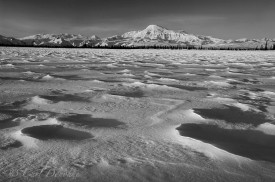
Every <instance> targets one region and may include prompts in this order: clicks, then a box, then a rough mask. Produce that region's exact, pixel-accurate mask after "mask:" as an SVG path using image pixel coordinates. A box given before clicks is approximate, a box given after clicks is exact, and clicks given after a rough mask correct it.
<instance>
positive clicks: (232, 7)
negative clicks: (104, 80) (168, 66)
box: [0, 0, 275, 39]
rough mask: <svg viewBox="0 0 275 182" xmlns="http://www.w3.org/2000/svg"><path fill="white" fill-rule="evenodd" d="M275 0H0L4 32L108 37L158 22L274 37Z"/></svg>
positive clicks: (230, 35)
mask: <svg viewBox="0 0 275 182" xmlns="http://www.w3.org/2000/svg"><path fill="white" fill-rule="evenodd" d="M274 9H275V0H0V35H4V36H13V37H17V38H20V37H24V36H28V35H33V34H38V33H73V34H81V35H85V36H91V35H98V36H99V37H102V38H103V37H108V36H112V35H117V34H118V35H120V34H123V33H125V32H128V31H132V30H142V29H144V28H146V27H147V26H148V25H150V24H156V25H160V26H163V27H166V28H168V29H171V30H184V31H187V32H188V33H192V34H200V35H210V36H213V37H216V38H223V39H238V38H264V37H267V38H275V10H274Z"/></svg>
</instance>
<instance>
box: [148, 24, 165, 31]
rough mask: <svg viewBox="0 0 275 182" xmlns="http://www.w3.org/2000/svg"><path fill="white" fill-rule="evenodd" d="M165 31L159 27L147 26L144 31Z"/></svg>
mask: <svg viewBox="0 0 275 182" xmlns="http://www.w3.org/2000/svg"><path fill="white" fill-rule="evenodd" d="M163 29H165V30H167V29H166V28H164V27H162V26H159V25H148V26H147V27H146V29H145V30H163Z"/></svg>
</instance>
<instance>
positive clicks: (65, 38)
mask: <svg viewBox="0 0 275 182" xmlns="http://www.w3.org/2000/svg"><path fill="white" fill-rule="evenodd" d="M20 40H22V41H24V42H28V43H29V42H33V45H36V46H60V47H62V46H65V47H81V46H83V45H84V44H92V43H93V42H94V41H96V42H98V41H99V40H101V39H100V38H99V37H97V36H91V37H85V36H82V35H74V34H67V33H65V34H37V35H32V36H28V37H23V38H20Z"/></svg>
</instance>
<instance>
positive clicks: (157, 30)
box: [102, 25, 224, 46]
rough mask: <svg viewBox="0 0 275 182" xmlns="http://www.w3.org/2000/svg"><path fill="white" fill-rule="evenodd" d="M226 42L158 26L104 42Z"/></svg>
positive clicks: (117, 43) (132, 44)
mask: <svg viewBox="0 0 275 182" xmlns="http://www.w3.org/2000/svg"><path fill="white" fill-rule="evenodd" d="M218 42H224V40H222V39H217V38H212V37H210V36H196V35H193V34H188V33H186V32H184V31H174V30H169V29H166V28H164V27H161V26H158V25H149V26H148V27H147V28H145V29H144V30H140V31H130V32H126V33H124V34H122V35H117V36H112V37H108V38H105V39H104V40H103V42H102V43H103V44H104V45H109V46H110V45H124V46H140V45H163V46H164V45H166V46H169V45H177V44H180V45H203V44H210V43H218Z"/></svg>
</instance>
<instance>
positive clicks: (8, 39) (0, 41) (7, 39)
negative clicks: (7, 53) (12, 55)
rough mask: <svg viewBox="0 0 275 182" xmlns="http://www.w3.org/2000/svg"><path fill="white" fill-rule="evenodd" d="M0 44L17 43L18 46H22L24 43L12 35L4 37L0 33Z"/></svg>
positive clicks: (10, 44)
mask: <svg viewBox="0 0 275 182" xmlns="http://www.w3.org/2000/svg"><path fill="white" fill-rule="evenodd" d="M0 45H6V46H12V45H18V46H22V45H25V43H24V42H22V41H20V40H18V39H16V38H13V37H5V36H2V35H0Z"/></svg>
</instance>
